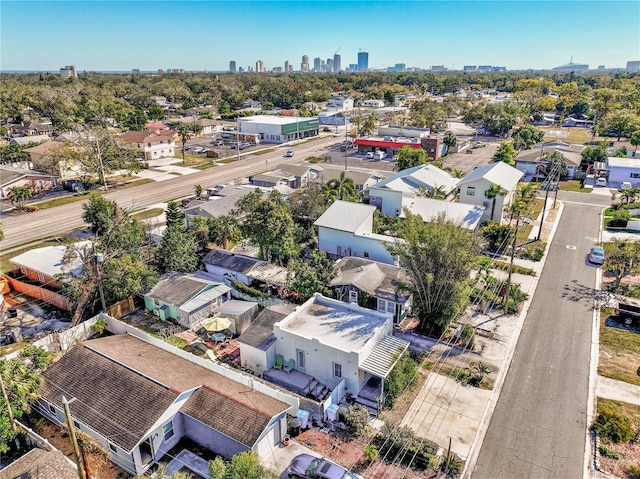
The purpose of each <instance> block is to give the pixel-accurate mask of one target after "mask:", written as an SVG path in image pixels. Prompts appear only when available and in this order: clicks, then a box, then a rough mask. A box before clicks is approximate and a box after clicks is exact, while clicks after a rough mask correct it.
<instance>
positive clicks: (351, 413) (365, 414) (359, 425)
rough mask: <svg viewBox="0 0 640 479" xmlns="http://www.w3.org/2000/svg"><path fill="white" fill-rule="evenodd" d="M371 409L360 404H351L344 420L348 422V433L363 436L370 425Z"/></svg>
mask: <svg viewBox="0 0 640 479" xmlns="http://www.w3.org/2000/svg"><path fill="white" fill-rule="evenodd" d="M370 419H371V418H370V417H369V410H368V409H367V408H366V407H364V406H360V405H356V406H349V409H348V410H347V412H346V414H345V415H344V421H345V423H346V424H347V433H348V434H349V435H351V436H355V437H362V436H364V435H365V433H366V431H367V428H368V427H369V420H370Z"/></svg>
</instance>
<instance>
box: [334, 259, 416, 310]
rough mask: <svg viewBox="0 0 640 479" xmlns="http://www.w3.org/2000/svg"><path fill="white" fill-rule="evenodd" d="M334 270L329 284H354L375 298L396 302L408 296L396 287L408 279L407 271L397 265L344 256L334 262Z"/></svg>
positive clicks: (407, 281)
mask: <svg viewBox="0 0 640 479" xmlns="http://www.w3.org/2000/svg"><path fill="white" fill-rule="evenodd" d="M334 272H335V273H336V276H335V278H333V279H332V280H331V283H330V285H331V286H341V285H354V286H356V287H357V288H358V289H360V290H362V291H366V292H367V293H369V294H372V295H374V296H375V297H377V298H381V299H388V300H391V301H396V302H398V303H404V302H405V301H406V300H407V299H408V297H409V293H406V292H402V291H400V290H399V289H398V287H399V286H400V284H403V283H404V284H408V283H409V281H410V278H409V276H408V275H407V272H406V271H405V270H404V269H402V268H400V267H398V266H393V265H390V264H386V263H379V262H377V261H371V260H368V259H364V258H357V257H355V256H346V257H344V258H341V259H340V260H338V261H337V262H336V264H335V267H334Z"/></svg>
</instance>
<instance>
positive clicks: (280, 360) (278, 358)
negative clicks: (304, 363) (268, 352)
mask: <svg viewBox="0 0 640 479" xmlns="http://www.w3.org/2000/svg"><path fill="white" fill-rule="evenodd" d="M282 366H284V357H282V354H278V355H277V356H276V363H275V364H274V365H273V369H280V370H281V371H282Z"/></svg>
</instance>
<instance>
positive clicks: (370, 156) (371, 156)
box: [365, 151, 373, 160]
mask: <svg viewBox="0 0 640 479" xmlns="http://www.w3.org/2000/svg"><path fill="white" fill-rule="evenodd" d="M365 157H366V158H367V160H373V151H368V152H367V154H366V155H365Z"/></svg>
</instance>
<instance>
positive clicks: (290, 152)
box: [284, 150, 293, 158]
mask: <svg viewBox="0 0 640 479" xmlns="http://www.w3.org/2000/svg"><path fill="white" fill-rule="evenodd" d="M284 156H285V157H286V158H291V157H292V156H293V150H287V152H286V153H285V154H284Z"/></svg>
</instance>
